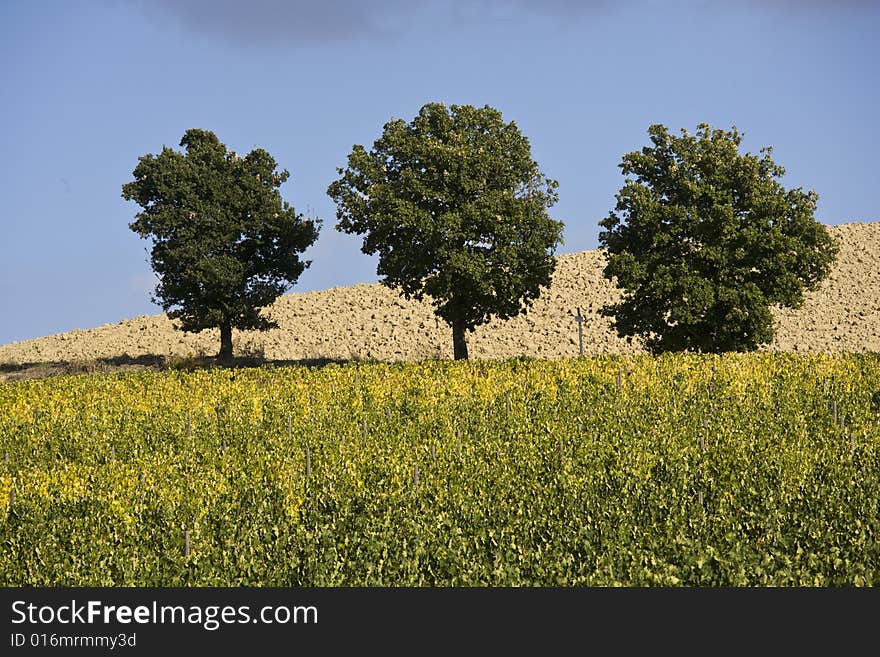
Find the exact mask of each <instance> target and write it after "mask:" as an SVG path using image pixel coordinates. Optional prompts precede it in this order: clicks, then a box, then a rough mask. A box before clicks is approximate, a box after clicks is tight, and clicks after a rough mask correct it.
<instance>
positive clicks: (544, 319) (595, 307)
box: [0, 222, 880, 371]
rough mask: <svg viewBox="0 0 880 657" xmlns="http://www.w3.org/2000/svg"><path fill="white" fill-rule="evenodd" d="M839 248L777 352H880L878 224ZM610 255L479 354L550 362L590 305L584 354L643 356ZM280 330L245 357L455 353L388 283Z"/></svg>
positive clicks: (281, 315)
mask: <svg viewBox="0 0 880 657" xmlns="http://www.w3.org/2000/svg"><path fill="white" fill-rule="evenodd" d="M829 230H830V232H831V233H832V235H833V236H834V237H835V238H837V239H838V240H839V243H840V254H839V256H838V260H837V263H836V266H835V268H834V270H833V271H832V273H831V275H830V276H829V277H828V278H827V279H826V280H825V281H824V282H823V283H822V285H821V287H820V288H819V289H818V290H817V291H815V292H812V293H809V294H808V296H807V301H806V303H805V304H804V305H803V307H802V308H800V309H798V310H775V311H774V315H775V318H776V339H775V340H774V342H773V343H772V344H770V345H767V346H766V347H765V348H766V349H768V350H774V351H779V350H783V351H797V352H832V351H851V352H864V351H880V222H871V223H861V222H856V223H849V224H843V225H839V226H832V227H829ZM603 263H604V259H603V255H602V253H601V252H600V251H583V252H580V253H573V254H567V255H561V256H559V263H558V266H557V270H556V273H555V275H554V277H553V283H552V285H551V286H550V288H549V289H547V290H545V291H544V292H543V294H542V295H541V298H540V299H538V300H537V301H536V302H535V303H534V305H533V306H532V308H531V309H530V310H529V311H528V313H527V314H525V315H522V316H520V317H517V318H514V319H511V320H508V321H493V322H490V323H489V324H487V325H485V326H482V327H479V328H478V329H477V330H476V332H475V333H473V334H469V339H468V342H469V349H470V355H471V357H472V358H507V357H513V356H520V355H527V356H536V357H545V358H559V357H567V356H576V355H577V354H578V338H577V324H576V323H575V321H574V319H573V311H574V310H575V308H577V307H580V308H581V309H582V311H583V313H584V315H585V317H586V320H585V322H584V352H585V353H587V354H599V353H633V352H638V351H641V349H640V348H639V346H638V344H629V343H628V342H627V341H626V340H624V339H621V338H618V337H617V335H616V334H615V332H614V331H613V330H612V329H611V328H610V320H609V319H606V318H603V317H601V316H600V315H599V312H598V311H599V309H600V308H601V306H602V305H603V304H606V303H608V302H610V301H613V300H615V299H616V298H617V297H618V292H617V289H616V288H615V287H614V286H613V285H612V284H611V283H610V282H609V281H606V280H605V279H604V278H603V277H602V267H603ZM269 312H270V314H271V316H272V317H273V318H274V319H275V320H276V321H277V322H278V323H279V328H278V329H275V330H272V331H268V332H265V333H259V332H234V345H235V350H236V354H237V355H251V356H260V357H263V358H266V359H269V360H279V361H290V360H293V361H297V360H317V359H378V360H418V359H425V358H451V357H452V336H451V331H450V329H449V328H448V327H447V326H446V325H445V324H443V323H442V322H440V321H438V320H437V319H436V318H435V316H434V314H433V312H432V308H431V306H430V305H429V304H428V303H427V302H424V303H417V302H412V301H406V300H404V299H403V298H402V297H400V296H399V295H398V294H397V293H396V292H394V291H392V290H390V289H388V288H386V287H384V286H382V285H380V284H359V285H354V286H350V287H339V288H333V289H329V290H322V291H318V292H306V293H291V294H287V295H285V296H283V297H281V298H279V299H278V300H277V302H276V303H275V304H274V305H273V306H272V307H271V308H270V309H269ZM218 347H219V334H218V332H217V331H216V330H214V331H204V332H202V333H201V334H185V333H182V332H180V331H177V330H175V329H174V327H173V325H172V323H171V321H169V319H168V318H167V317H166V316H165V315H151V316H141V317H136V318H134V319H127V320H123V321H121V322H119V323H116V324H105V325H103V326H99V327H97V328H92V329H88V330H75V331H71V332H68V333H61V334H57V335H51V336H48V337H43V338H37V339H34V340H26V341H23V342H17V343H11V344H7V345H3V346H2V347H0V364H3V365H5V366H6V367H5V369H6V370H7V371H10V370H12V369H19V366H22V365H25V364H30V363H61V362H71V361H94V360H102V359H104V360H110V359H117V360H120V361H123V362H136V361H137V360H138V359H144V358H148V357H150V356H156V357H166V358H167V357H173V356H181V357H185V356H193V355H195V356H198V355H212V354H215V353H216V351H217V349H218Z"/></svg>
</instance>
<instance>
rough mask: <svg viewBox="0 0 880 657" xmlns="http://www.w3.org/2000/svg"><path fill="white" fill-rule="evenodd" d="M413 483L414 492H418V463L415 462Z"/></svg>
mask: <svg viewBox="0 0 880 657" xmlns="http://www.w3.org/2000/svg"><path fill="white" fill-rule="evenodd" d="M413 485H414V486H415V487H416V492H417V493H418V492H419V464H418V463H416V464H414V465H413Z"/></svg>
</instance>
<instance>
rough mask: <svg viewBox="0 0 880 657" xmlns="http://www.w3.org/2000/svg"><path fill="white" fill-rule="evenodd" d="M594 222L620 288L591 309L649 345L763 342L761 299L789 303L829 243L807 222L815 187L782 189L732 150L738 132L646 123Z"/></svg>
mask: <svg viewBox="0 0 880 657" xmlns="http://www.w3.org/2000/svg"><path fill="white" fill-rule="evenodd" d="M648 134H649V135H650V139H651V144H652V145H651V146H648V147H645V148H642V149H641V151H636V152H632V153H627V154H625V155H624V156H623V160H622V162H621V164H620V165H619V166H620V168H621V170H622V172H623V174H624V175H625V176H628V177H629V178H628V179H627V180H626V182H625V184H624V185H623V187H622V188H621V190H620V191H619V192H618V194H617V195H616V198H617V205H616V207H615V209H614V210H613V211H612V212H611V213H610V214H609V215H608V217H607V218H605V219H604V220H603V221H601V222H600V225H601V226H603V227H604V228H605V230H604V231H603V232H601V233H600V235H599V242H600V246H601V247H603V248H604V249H605V252H606V255H607V264H606V266H605V270H604V275H605V277H606V278H608V279H611V280H616V281H617V284H618V285H619V286H620V287H621V288H622V290H623V296H622V299H621V301H620V302H618V303H615V304H611V305H609V306H606V307H605V308H604V309H603V313H604V314H605V315H606V316H610V317H613V318H614V324H615V326H616V328H617V331H618V334H619V335H620V336H621V337H633V336H640V337H641V338H643V339H644V342H645V345H646V346H647V348H648V349H650V350H651V351H653V352H661V351H682V350H692V351H697V352H722V351H748V350H753V349H756V348H757V347H758V346H759V345H761V344H762V343H766V342H769V341H771V340H772V339H773V317H772V314H771V310H770V307H771V306H772V305H779V306H788V307H793V308H797V307H799V306H800V305H802V303H803V300H804V291H805V290H813V289H815V288H816V287H817V286H818V285H819V283H820V281H821V280H822V279H823V278H824V277H825V276H826V275H827V274H828V272H829V270H830V268H831V266H832V264H833V262H834V260H835V258H836V254H837V245H836V243H835V242H834V241H833V240H832V238H831V236H830V235H829V234H828V231H827V230H826V228H825V226H823V225H822V224H821V223H819V222H818V221H816V220H815V219H814V212H815V209H816V201H817V200H818V195H817V194H816V192H815V191H812V190H811V191H807V192H805V191H803V189H802V188H800V187H798V188H795V189H788V190H787V189H785V188H784V187H783V186H782V185H781V184H780V182H779V179H780V178H781V177H782V176H783V175H784V174H785V170H784V169H783V168H782V167H781V166H779V165H777V164H776V163H774V162H773V160H772V159H771V152H772V148H770V147H766V148H762V149H761V151H760V155H753V154H749V153H746V154H740V153H739V147H740V143H741V141H742V135H741V134H740V133H739V132H738V131H737V129H736V127H735V126H734V127H733V128H732V129H731V130H729V131H727V130H719V129H713V128H711V127H710V126H709V125H708V124H706V123H702V124H700V125H699V126H698V128H697V132H696V134H695V135H692V134H690V133H688V132H687V131H686V130H681V134H680V135H679V136H675V135H672V134H670V133H669V131H668V130H667V128H666V127H665V126H662V125H652V126H651V127H650V128H649V129H648Z"/></svg>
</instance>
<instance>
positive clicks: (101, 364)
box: [0, 354, 350, 382]
mask: <svg viewBox="0 0 880 657" xmlns="http://www.w3.org/2000/svg"><path fill="white" fill-rule="evenodd" d="M347 362H350V361H349V360H345V359H334V358H311V359H302V360H271V359H267V358H263V357H262V356H238V357H235V358H234V359H233V360H232V361H231V362H229V363H222V362H220V361H219V360H218V359H217V358H216V357H213V356H185V357H181V356H160V355H154V354H149V355H145V356H137V357H133V356H114V357H112V358H95V359H91V360H69V361H67V360H62V361H48V362H40V363H0V382H3V381H27V380H33V379H45V378H48V377H50V376H68V375H73V374H110V373H114V372H138V371H145V370H152V371H156V372H161V371H167V370H177V371H193V370H204V369H215V368H227V369H233V368H242V367H244V368H248V367H262V366H265V365H273V366H276V367H284V366H294V365H296V366H302V367H324V366H326V365H330V364H331V363H336V364H343V363H347Z"/></svg>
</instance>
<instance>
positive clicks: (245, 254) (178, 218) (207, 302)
mask: <svg viewBox="0 0 880 657" xmlns="http://www.w3.org/2000/svg"><path fill="white" fill-rule="evenodd" d="M180 146H182V147H184V148H185V149H186V152H185V153H179V152H177V151H174V150H172V149H170V148H168V147H164V148H163V149H162V152H161V153H160V154H159V155H156V156H154V155H152V154H147V155H144V156H143V157H141V158H139V162H138V165H137V167H136V168H135V169H134V180H133V181H131V182H129V183H126V184H125V185H123V186H122V197H123V198H125V199H126V200H133V201H135V202H136V203H137V204H138V205H140V206H141V207H142V208H143V211H141V212H139V213H137V214H136V215H135V218H136V220H135V221H134V222H132V223H131V224H130V225H129V227H130V228H131V229H132V230H133V231H135V232H136V233H137V234H138V235H140V236H141V237H142V238H148V237H151V238H152V239H153V247H152V252H151V262H152V266H153V270H154V271H155V272H156V274H157V275H158V276H159V279H160V281H159V284H158V286H157V288H156V293H155V295H154V297H153V301H154V302H156V303H159V304H161V306H162V308H163V309H164V310H165V311H170V312H168V316H169V317H171V318H172V319H177V320H179V321H180V327H181V328H182V329H183V330H184V331H187V332H195V333H198V332H200V331H202V330H204V329H209V328H219V329H220V353H219V355H218V357H219V358H220V360H222V361H229V360H230V359H231V358H232V329H233V328H235V329H239V330H248V329H257V330H267V329H270V328H275V327H276V326H277V325H276V324H275V322H273V321H270V320H269V319H267V318H266V317H264V316H263V315H262V314H261V312H260V310H261V308H264V307H266V306H268V305H270V304H271V303H272V302H273V301H274V300H275V299H276V298H277V297H278V296H280V295H281V294H283V293H284V292H285V291H286V290H287V289H289V287H290V286H291V285H293V283H294V282H296V280H297V279H298V278H299V275H300V274H301V273H302V272H303V270H304V269H305V268H306V267H308V266H309V264H310V262H308V261H302V260H300V258H299V254H300V253H302V252H303V251H305V250H306V249H307V248H308V247H309V246H311V245H312V244H313V243H314V242H315V240H316V239H317V237H318V228H319V223H320V222H319V220H317V219H314V220H312V219H305V218H303V215H301V214H297V213H296V211H295V210H294V209H293V208H292V207H291V206H290V205H289V204H288V203H287V202H285V201H283V200H282V199H281V194H280V192H279V191H278V187H279V186H280V185H281V184H282V183H284V182H285V181H286V180H287V179H288V177H289V175H290V174H289V173H288V172H287V171H286V170H284V171H280V172H279V171H276V167H277V164H276V163H275V160H274V159H273V158H272V156H271V155H269V153H267V152H266V151H264V150H262V149H255V150H253V151H251V152H250V153H248V154H247V155H246V156H245V157H243V158H242V157H239V156H238V155H236V154H235V153H234V152H232V151H229V150H227V149H226V146H224V145H223V144H222V143H220V141H219V140H218V139H217V136H216V135H215V134H214V133H213V132H210V131H207V130H198V129H192V130H187V131H186V133H185V134H184V136H183V139H181V140H180Z"/></svg>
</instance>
